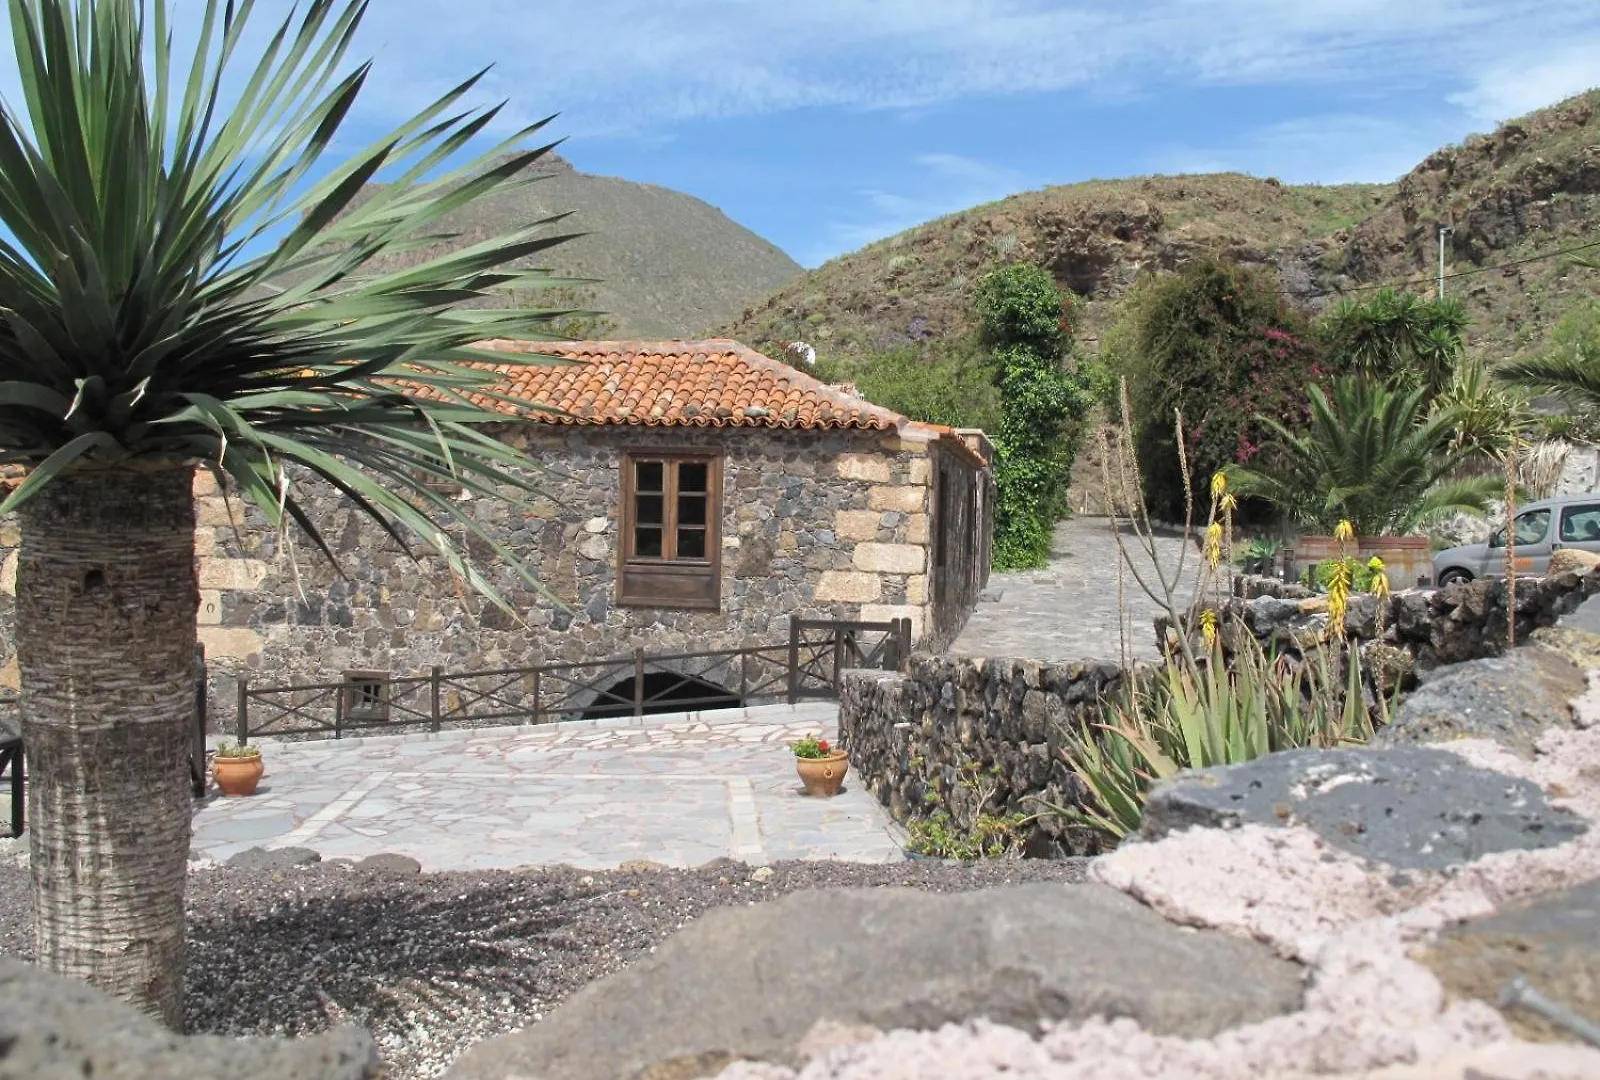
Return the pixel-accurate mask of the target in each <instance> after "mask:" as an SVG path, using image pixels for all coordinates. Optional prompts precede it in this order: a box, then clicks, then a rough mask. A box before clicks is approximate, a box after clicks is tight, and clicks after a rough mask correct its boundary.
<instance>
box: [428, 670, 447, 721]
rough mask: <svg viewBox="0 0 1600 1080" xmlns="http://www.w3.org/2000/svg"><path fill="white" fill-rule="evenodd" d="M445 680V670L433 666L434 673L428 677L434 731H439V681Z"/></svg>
mask: <svg viewBox="0 0 1600 1080" xmlns="http://www.w3.org/2000/svg"><path fill="white" fill-rule="evenodd" d="M442 678H444V668H442V667H440V666H439V665H438V664H435V665H433V671H432V672H431V673H430V674H429V676H428V695H429V697H430V698H432V701H431V702H430V703H429V704H430V705H431V707H432V711H433V730H434V731H438V730H439V680H441V679H442Z"/></svg>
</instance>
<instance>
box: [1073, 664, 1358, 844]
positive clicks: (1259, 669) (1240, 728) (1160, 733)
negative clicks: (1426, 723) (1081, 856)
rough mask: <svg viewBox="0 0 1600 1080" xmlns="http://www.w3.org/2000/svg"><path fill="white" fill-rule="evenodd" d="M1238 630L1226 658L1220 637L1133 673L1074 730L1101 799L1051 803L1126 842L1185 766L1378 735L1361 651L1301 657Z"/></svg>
mask: <svg viewBox="0 0 1600 1080" xmlns="http://www.w3.org/2000/svg"><path fill="white" fill-rule="evenodd" d="M1238 637H1239V638H1240V644H1239V646H1238V648H1237V649H1236V650H1235V651H1234V652H1233V654H1232V655H1231V656H1229V657H1226V658H1225V657H1224V653H1223V648H1222V644H1221V639H1220V638H1218V639H1217V641H1216V643H1215V644H1214V645H1213V646H1212V650H1211V653H1210V655H1209V657H1206V658H1203V659H1202V660H1201V661H1199V662H1194V661H1190V660H1189V659H1187V658H1186V657H1184V656H1183V655H1181V654H1174V655H1171V656H1169V657H1168V658H1167V660H1166V662H1165V663H1164V664H1163V665H1162V666H1161V667H1160V668H1158V669H1157V670H1156V671H1155V672H1154V673H1153V676H1152V677H1151V678H1150V679H1149V680H1148V681H1147V682H1145V683H1143V684H1140V683H1139V682H1138V681H1137V680H1132V681H1130V683H1129V685H1128V687H1127V688H1126V689H1125V690H1124V691H1123V693H1122V696H1121V697H1120V698H1118V699H1116V700H1114V701H1111V702H1106V703H1104V705H1103V710H1104V715H1103V717H1102V719H1101V720H1100V721H1099V722H1097V723H1094V724H1092V725H1091V726H1090V728H1089V730H1087V731H1079V732H1075V733H1069V734H1068V738H1067V745H1066V748H1065V750H1064V753H1065V754H1066V760H1067V763H1068V765H1069V766H1070V767H1071V769H1072V771H1073V773H1074V775H1076V776H1077V778H1078V779H1079V780H1080V781H1081V782H1082V783H1083V785H1084V787H1085V788H1086V789H1087V790H1088V792H1089V794H1090V795H1091V796H1092V799H1091V800H1090V801H1089V803H1088V804H1087V805H1084V806H1079V807H1062V806H1051V807H1049V808H1050V809H1052V810H1054V811H1055V812H1057V813H1060V814H1064V815H1066V816H1067V817H1069V818H1071V819H1072V820H1074V821H1075V822H1077V823H1078V824H1081V825H1086V826H1088V827H1090V828H1093V829H1096V830H1098V831H1100V832H1102V833H1104V834H1105V835H1106V836H1108V837H1110V838H1111V839H1112V840H1120V839H1121V838H1123V837H1124V836H1127V835H1128V834H1129V833H1131V832H1134V831H1136V830H1137V829H1138V827H1139V822H1140V819H1141V818H1142V816H1143V813H1144V800H1145V795H1146V793H1147V792H1148V791H1149V789H1150V786H1151V785H1152V784H1154V783H1155V782H1157V781H1159V780H1166V779H1169V778H1171V777H1173V776H1176V775H1177V774H1178V773H1179V772H1180V771H1181V770H1183V769H1203V768H1209V767H1211V766H1214V765H1237V764H1239V763H1241V762H1245V761H1253V760H1255V759H1256V758H1259V757H1261V756H1263V755H1265V754H1267V753H1270V752H1273V751H1277V750H1288V749H1293V748H1296V747H1306V746H1319V747H1328V746H1342V745H1354V744H1359V743H1364V742H1366V741H1367V739H1369V738H1370V737H1371V735H1372V720H1371V716H1370V714H1369V713H1368V710H1367V707H1366V703H1365V700H1364V698H1363V696H1362V684H1361V668H1360V662H1359V660H1358V659H1357V657H1356V655H1355V654H1354V652H1353V651H1352V652H1351V654H1350V659H1349V660H1348V661H1340V660H1338V659H1336V658H1335V657H1334V656H1333V655H1330V654H1329V653H1328V652H1327V651H1325V650H1317V651H1315V652H1313V653H1312V654H1310V655H1309V656H1307V657H1306V658H1305V659H1304V660H1303V661H1302V662H1300V663H1295V662H1292V661H1291V660H1290V658H1289V657H1286V656H1272V655H1269V654H1268V653H1267V652H1266V650H1265V649H1263V648H1262V646H1261V645H1260V644H1259V643H1258V642H1257V641H1256V640H1255V638H1254V637H1253V636H1251V635H1249V634H1248V633H1245V634H1240V635H1238ZM1341 668H1342V669H1343V671H1342V672H1341V670H1340V669H1341Z"/></svg>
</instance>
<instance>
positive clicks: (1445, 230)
mask: <svg viewBox="0 0 1600 1080" xmlns="http://www.w3.org/2000/svg"><path fill="white" fill-rule="evenodd" d="M1453 232H1455V230H1454V229H1452V228H1451V227H1450V226H1448V225H1440V226H1439V299H1440V300H1443V299H1444V238H1445V237H1447V236H1449V235H1450V234H1451V233H1453Z"/></svg>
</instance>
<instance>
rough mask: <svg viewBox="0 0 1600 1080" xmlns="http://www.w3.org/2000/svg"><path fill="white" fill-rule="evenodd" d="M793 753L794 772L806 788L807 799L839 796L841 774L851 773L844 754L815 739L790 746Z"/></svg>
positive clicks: (802, 740)
mask: <svg viewBox="0 0 1600 1080" xmlns="http://www.w3.org/2000/svg"><path fill="white" fill-rule="evenodd" d="M789 749H790V750H792V751H794V767H795V771H796V772H798V773H799V774H800V782H801V783H802V784H804V785H805V786H806V794H807V795H820V796H823V797H828V796H832V795H837V794H839V789H840V788H841V787H843V786H844V774H845V773H846V772H848V771H849V769H850V762H849V760H848V759H847V758H846V756H845V752H844V751H843V750H840V749H839V748H838V747H836V746H834V745H833V744H832V743H830V742H828V740H827V739H819V738H817V737H816V736H815V735H807V736H806V737H805V738H803V739H800V740H798V741H796V742H792V743H790V744H789Z"/></svg>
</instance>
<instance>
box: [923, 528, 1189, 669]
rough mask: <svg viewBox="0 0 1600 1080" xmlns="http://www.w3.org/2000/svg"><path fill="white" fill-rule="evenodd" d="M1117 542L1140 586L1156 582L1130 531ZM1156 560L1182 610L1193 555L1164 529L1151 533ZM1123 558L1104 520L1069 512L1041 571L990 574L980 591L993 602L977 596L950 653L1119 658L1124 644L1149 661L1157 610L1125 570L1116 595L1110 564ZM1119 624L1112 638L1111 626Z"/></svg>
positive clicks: (1153, 648) (1114, 571)
mask: <svg viewBox="0 0 1600 1080" xmlns="http://www.w3.org/2000/svg"><path fill="white" fill-rule="evenodd" d="M1123 543H1124V545H1126V547H1127V549H1128V552H1129V553H1130V554H1131V555H1132V557H1133V560H1134V565H1135V566H1136V567H1137V569H1138V572H1139V573H1140V575H1142V576H1143V577H1144V579H1145V581H1146V582H1147V583H1149V584H1150V585H1151V586H1152V587H1156V586H1157V582H1158V580H1159V579H1158V578H1157V577H1156V575H1155V574H1154V572H1153V570H1152V567H1151V563H1150V556H1149V555H1148V554H1147V553H1146V552H1145V551H1144V549H1143V548H1142V547H1141V546H1140V541H1139V539H1138V537H1137V536H1135V535H1134V533H1133V532H1132V531H1131V530H1127V531H1125V532H1124V533H1123ZM1154 545H1155V551H1156V557H1157V558H1158V559H1160V561H1161V565H1162V567H1164V568H1165V573H1166V574H1168V575H1169V576H1174V575H1176V574H1177V573H1178V560H1179V557H1180V556H1184V558H1183V575H1182V583H1181V585H1180V587H1179V589H1178V591H1177V594H1176V599H1177V600H1178V603H1179V606H1180V607H1187V606H1188V604H1189V602H1190V600H1191V599H1192V598H1193V590H1194V581H1195V575H1196V572H1197V570H1198V568H1199V564H1200V560H1199V558H1198V557H1197V553H1196V552H1195V550H1194V549H1193V547H1190V548H1189V549H1188V551H1187V552H1185V549H1184V541H1183V538H1182V536H1180V535H1178V534H1177V533H1176V532H1175V531H1165V532H1163V533H1162V534H1159V535H1157V536H1156V537H1154ZM1121 560H1122V556H1121V554H1120V552H1119V551H1118V549H1117V538H1116V536H1115V535H1114V534H1113V533H1112V531H1111V521H1110V519H1109V518H1103V517H1073V518H1068V519H1067V520H1065V521H1062V522H1058V523H1057V524H1056V529H1055V534H1054V536H1053V537H1052V539H1051V544H1050V561H1049V563H1048V564H1047V565H1046V566H1045V567H1044V568H1043V569H1040V570H1013V571H1008V572H1004V573H996V574H991V575H989V587H988V589H987V590H985V591H986V592H987V593H988V594H989V595H990V596H991V597H992V596H995V595H996V594H998V596H999V599H998V600H985V601H980V602H979V604H978V606H977V608H976V609H974V611H973V612H972V616H971V618H969V619H968V620H967V624H966V626H965V627H964V628H963V629H962V631H961V634H960V636H959V637H957V638H956V641H955V643H954V644H953V645H951V646H950V650H949V651H950V652H951V653H952V654H954V655H957V656H1008V657H1026V658H1029V659H1033V660H1069V661H1070V660H1118V659H1120V658H1121V657H1122V655H1123V648H1124V647H1126V649H1127V655H1128V656H1129V657H1130V658H1132V659H1147V660H1148V659H1155V658H1156V657H1158V656H1160V650H1159V649H1158V648H1157V647H1156V635H1155V620H1156V616H1157V615H1159V614H1160V613H1161V608H1160V607H1159V606H1158V605H1157V604H1156V602H1155V601H1154V600H1151V599H1150V598H1149V597H1148V596H1147V595H1145V593H1144V590H1143V589H1141V588H1140V586H1139V583H1138V582H1137V581H1135V580H1134V578H1133V575H1132V574H1131V573H1125V574H1124V576H1123V587H1122V595H1121V596H1120V597H1119V596H1118V594H1117V566H1118V564H1119V563H1120V562H1121ZM1119 617H1120V621H1121V623H1122V632H1121V634H1120V635H1119V633H1118V630H1117V623H1118V621H1119Z"/></svg>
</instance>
